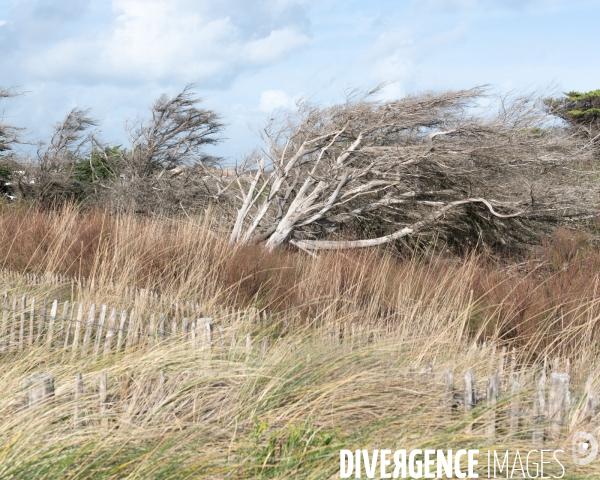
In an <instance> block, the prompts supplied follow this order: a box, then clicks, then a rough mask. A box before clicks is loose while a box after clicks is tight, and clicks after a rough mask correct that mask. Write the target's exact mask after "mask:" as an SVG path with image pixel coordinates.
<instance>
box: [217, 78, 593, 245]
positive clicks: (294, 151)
mask: <svg viewBox="0 0 600 480" xmlns="http://www.w3.org/2000/svg"><path fill="white" fill-rule="evenodd" d="M376 93H377V89H375V90H373V91H370V92H367V93H366V94H364V95H358V94H352V95H350V96H348V98H347V99H346V101H345V102H344V103H341V104H337V105H332V106H319V105H313V104H311V103H309V102H300V103H299V104H298V105H297V108H296V110H295V111H294V112H287V113H281V114H280V115H276V116H275V117H274V118H273V119H271V121H270V122H269V124H268V125H267V126H266V128H265V129H264V141H265V145H264V149H263V152H262V154H260V155H253V156H252V157H251V158H249V159H247V161H246V162H245V163H244V164H242V165H240V166H239V167H238V170H237V171H238V176H237V178H236V179H235V181H234V182H231V181H230V182H228V183H227V182H223V181H222V180H219V182H220V184H219V185H220V187H219V191H218V192H217V197H225V196H227V197H228V198H229V200H230V201H232V202H234V203H235V205H236V211H237V214H236V217H235V222H234V227H233V229H232V230H231V233H230V242H232V243H242V244H247V243H256V242H264V243H265V245H266V247H268V248H269V249H274V248H277V247H281V246H283V245H286V244H291V245H295V246H296V247H298V248H301V249H304V250H309V251H310V250H319V249H337V248H358V247H369V246H375V245H382V244H385V243H388V242H392V241H397V240H400V241H402V240H403V239H407V238H410V237H411V236H415V235H416V234H423V233H426V232H437V233H440V232H441V233H443V234H445V235H446V236H447V237H448V236H452V235H458V236H460V235H461V234H462V233H464V232H466V231H474V232H476V233H477V234H478V235H479V237H480V240H481V241H486V242H492V243H495V244H497V245H500V244H503V243H507V242H510V241H511V240H515V239H517V240H518V241H527V239H531V238H533V237H535V235H536V233H537V231H539V228H540V227H544V226H546V225H552V224H556V223H558V222H561V221H566V220H573V219H578V218H582V217H585V216H587V215H592V214H594V208H595V207H596V198H595V190H594V189H593V188H589V184H590V183H591V182H592V181H593V175H592V172H590V171H589V168H588V167H589V165H588V164H586V153H585V152H582V151H579V150H578V144H577V142H575V141H573V139H572V138H571V137H570V136H569V134H568V132H567V131H565V130H564V129H561V128H558V127H553V126H552V122H550V121H549V118H548V113H547V111H546V110H545V109H544V104H543V100H542V99H539V98H536V97H535V96H533V95H525V96H519V95H508V96H503V97H492V96H491V95H490V94H489V93H488V90H487V89H486V88H485V87H478V88H473V89H469V90H460V91H452V92H445V93H424V94H420V95H411V96H407V97H405V98H402V99H400V100H396V101H376V100H374V95H375V94H376ZM360 222H362V224H363V225H364V224H367V225H370V228H363V229H362V230H359V231H360V232H361V235H356V234H354V238H348V237H349V236H350V235H349V234H348V233H346V234H345V235H340V233H344V231H346V232H348V230H349V226H356V225H357V223H360ZM354 231H356V230H354ZM461 232H462V233H461ZM357 237H358V238H357Z"/></svg>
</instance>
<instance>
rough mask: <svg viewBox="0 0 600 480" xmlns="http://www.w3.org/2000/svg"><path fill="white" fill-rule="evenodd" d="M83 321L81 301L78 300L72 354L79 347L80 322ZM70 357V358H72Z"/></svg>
mask: <svg viewBox="0 0 600 480" xmlns="http://www.w3.org/2000/svg"><path fill="white" fill-rule="evenodd" d="M82 323H83V303H82V302H79V310H78V311H77V319H76V320H75V333H73V355H72V357H74V356H75V352H76V351H77V348H78V347H79V337H80V335H81V324H82ZM72 357H71V358H72Z"/></svg>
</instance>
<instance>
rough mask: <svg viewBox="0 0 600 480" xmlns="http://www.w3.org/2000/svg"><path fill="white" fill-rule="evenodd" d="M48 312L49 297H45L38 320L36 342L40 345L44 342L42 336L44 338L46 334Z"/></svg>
mask: <svg viewBox="0 0 600 480" xmlns="http://www.w3.org/2000/svg"><path fill="white" fill-rule="evenodd" d="M47 312H48V297H47V296H46V297H44V303H43V304H42V311H41V312H40V313H39V317H40V318H39V320H38V331H37V337H36V340H35V343H37V344H38V345H40V344H41V343H42V338H43V334H44V325H45V321H46V313H47ZM31 313H33V305H32V308H31Z"/></svg>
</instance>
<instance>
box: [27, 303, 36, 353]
mask: <svg viewBox="0 0 600 480" xmlns="http://www.w3.org/2000/svg"><path fill="white" fill-rule="evenodd" d="M34 325H35V297H33V298H32V299H31V308H30V311H29V340H28V342H27V345H33V327H34Z"/></svg>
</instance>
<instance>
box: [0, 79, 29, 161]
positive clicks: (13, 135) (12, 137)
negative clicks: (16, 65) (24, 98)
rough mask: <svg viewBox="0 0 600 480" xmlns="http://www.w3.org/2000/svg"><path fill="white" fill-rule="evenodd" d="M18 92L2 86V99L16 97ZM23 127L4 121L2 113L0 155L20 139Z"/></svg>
mask: <svg viewBox="0 0 600 480" xmlns="http://www.w3.org/2000/svg"><path fill="white" fill-rule="evenodd" d="M17 95H18V93H16V92H15V91H14V90H12V89H10V88H8V89H7V88H2V87H1V86H0V100H2V99H4V98H11V97H16V96H17ZM22 130H23V129H21V128H18V127H15V126H13V125H9V124H6V123H4V122H3V118H2V115H0V156H2V154H3V152H6V151H8V150H10V149H11V145H12V144H14V143H16V142H17V141H18V140H19V133H20V132H21V131H22Z"/></svg>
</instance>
